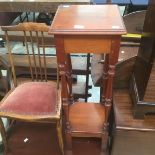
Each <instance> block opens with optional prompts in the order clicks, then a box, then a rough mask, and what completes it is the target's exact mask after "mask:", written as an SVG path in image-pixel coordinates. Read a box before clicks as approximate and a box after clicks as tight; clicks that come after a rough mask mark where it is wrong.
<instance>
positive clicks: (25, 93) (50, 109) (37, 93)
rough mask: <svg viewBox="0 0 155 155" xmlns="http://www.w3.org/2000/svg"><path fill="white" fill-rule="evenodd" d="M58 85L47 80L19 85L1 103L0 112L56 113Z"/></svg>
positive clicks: (24, 113)
mask: <svg viewBox="0 0 155 155" xmlns="http://www.w3.org/2000/svg"><path fill="white" fill-rule="evenodd" d="M56 103H57V87H56V84H55V83H54V82H53V83H47V82H28V83H24V84H21V85H19V86H18V87H17V88H15V90H14V91H13V92H11V94H9V96H8V97H7V98H6V99H5V100H4V102H3V103H2V105H0V112H6V113H7V112H9V113H13V114H23V115H26V114H28V115H46V114H47V115H49V114H54V113H56Z"/></svg>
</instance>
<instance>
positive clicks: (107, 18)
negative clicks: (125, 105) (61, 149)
mask: <svg viewBox="0 0 155 155" xmlns="http://www.w3.org/2000/svg"><path fill="white" fill-rule="evenodd" d="M70 12H72V14H71V13H70ZM125 33H126V30H125V27H124V24H123V22H122V19H121V16H120V13H119V9H118V6H116V5H100V6H99V5H69V6H65V5H61V6H60V7H59V8H58V11H57V13H56V16H55V18H54V20H53V23H52V25H51V27H50V30H49V34H54V39H55V45H56V53H57V61H58V68H59V74H60V76H61V85H62V89H61V90H62V91H61V95H62V103H63V110H64V117H65V127H64V128H65V137H66V149H67V154H72V138H73V137H97V138H100V139H101V154H103V153H105V152H108V151H107V150H108V149H107V148H108V143H109V142H108V139H109V138H108V137H109V135H108V118H109V114H110V111H111V105H112V83H113V77H114V73H115V64H116V62H117V59H118V53H119V46H120V38H121V35H122V34H125ZM78 52H80V53H81V52H82V53H102V54H105V58H106V60H105V66H106V67H104V75H103V83H104V84H106V87H105V90H104V92H103V96H102V102H101V103H98V104H97V103H87V102H80V101H79V102H75V101H74V100H73V98H72V80H71V76H72V66H71V60H70V53H78ZM79 63H80V62H79Z"/></svg>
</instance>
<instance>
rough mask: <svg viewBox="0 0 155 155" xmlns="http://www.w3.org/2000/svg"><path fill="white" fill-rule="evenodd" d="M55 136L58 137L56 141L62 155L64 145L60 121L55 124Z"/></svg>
mask: <svg viewBox="0 0 155 155" xmlns="http://www.w3.org/2000/svg"><path fill="white" fill-rule="evenodd" d="M57 135H58V141H59V146H60V149H61V152H62V155H64V144H63V138H62V137H63V136H62V124H61V120H60V121H58V122H57Z"/></svg>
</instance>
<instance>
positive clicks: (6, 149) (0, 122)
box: [0, 118, 9, 154]
mask: <svg viewBox="0 0 155 155" xmlns="http://www.w3.org/2000/svg"><path fill="white" fill-rule="evenodd" d="M0 132H1V135H2V141H3V144H4V149H5V150H4V154H6V152H7V151H8V150H9V148H8V142H7V137H6V132H5V127H4V124H3V121H2V119H1V118H0Z"/></svg>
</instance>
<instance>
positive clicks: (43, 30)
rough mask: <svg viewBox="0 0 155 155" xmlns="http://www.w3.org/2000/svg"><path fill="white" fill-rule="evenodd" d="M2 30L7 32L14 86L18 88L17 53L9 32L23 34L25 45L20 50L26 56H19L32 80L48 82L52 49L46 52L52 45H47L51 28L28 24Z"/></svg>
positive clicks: (44, 25) (40, 24)
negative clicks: (46, 37) (15, 63)
mask: <svg viewBox="0 0 155 155" xmlns="http://www.w3.org/2000/svg"><path fill="white" fill-rule="evenodd" d="M2 30H3V31H5V37H6V45H7V49H8V55H9V60H10V64H11V67H12V77H13V83H14V86H17V78H16V66H15V65H14V61H15V56H16V54H15V53H14V52H16V51H13V49H12V46H13V45H12V44H13V42H11V41H10V40H9V33H8V32H11V31H14V32H16V31H20V32H22V33H23V35H22V37H23V39H24V42H23V44H24V45H23V46H22V48H21V49H18V50H20V51H19V52H20V53H24V54H23V55H24V56H23V55H21V54H19V57H20V56H21V63H23V62H25V63H26V66H27V67H28V68H29V71H30V74H29V75H30V76H31V80H32V81H47V80H48V77H47V66H48V65H49V64H48V63H50V61H52V55H51V53H50V49H49V48H48V50H46V48H47V47H51V46H52V45H46V42H45V35H47V32H48V30H49V27H48V26H47V25H46V24H44V23H33V22H27V23H20V24H18V25H14V26H2ZM57 79H58V78H57Z"/></svg>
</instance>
